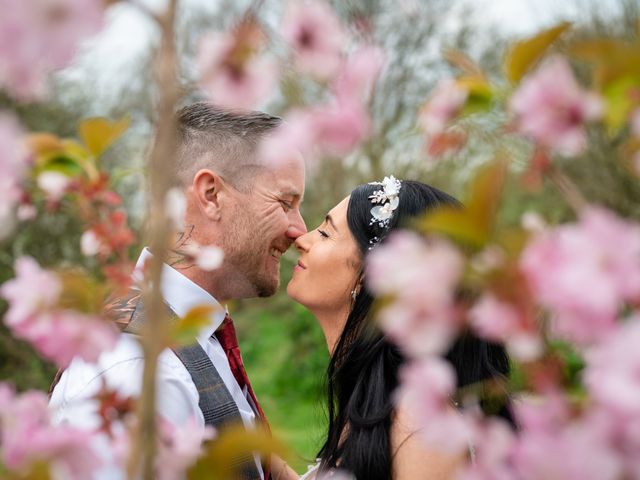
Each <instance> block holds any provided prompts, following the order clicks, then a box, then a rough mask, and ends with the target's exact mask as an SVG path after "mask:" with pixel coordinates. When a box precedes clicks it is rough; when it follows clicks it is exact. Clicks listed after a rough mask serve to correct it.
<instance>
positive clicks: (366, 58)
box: [333, 45, 384, 102]
mask: <svg viewBox="0 0 640 480" xmlns="http://www.w3.org/2000/svg"><path fill="white" fill-rule="evenodd" d="M383 65H384V53H383V51H382V50H381V49H380V48H379V47H376V46H374V45H365V46H362V47H360V48H358V50H356V51H355V52H353V53H352V54H350V55H349V56H348V57H347V59H346V61H345V62H344V65H343V67H342V70H341V72H340V74H339V75H338V77H337V79H336V81H335V84H334V86H333V90H334V92H335V95H336V97H337V98H339V99H343V100H355V99H358V100H359V101H361V102H366V101H368V100H369V98H370V97H371V92H372V90H373V87H374V85H375V82H376V80H377V78H378V76H379V75H380V71H381V70H382V67H383Z"/></svg>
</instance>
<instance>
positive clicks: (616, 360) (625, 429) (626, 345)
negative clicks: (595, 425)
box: [584, 314, 640, 478]
mask: <svg viewBox="0 0 640 480" xmlns="http://www.w3.org/2000/svg"><path fill="white" fill-rule="evenodd" d="M638 341H640V316H638V314H636V315H635V316H633V317H630V318H626V319H624V323H623V324H622V325H621V326H620V328H619V329H618V330H617V331H616V332H614V333H613V334H611V335H609V336H608V337H606V338H605V339H603V341H602V342H600V343H599V344H598V345H597V346H595V347H593V348H591V349H589V351H587V353H586V355H585V360H586V368H585V372H584V384H585V386H586V387H587V390H588V392H589V393H590V395H591V398H592V400H593V409H594V410H595V415H597V418H598V419H599V421H600V422H601V423H602V424H603V425H604V426H605V427H606V429H605V431H604V435H606V436H607V438H608V439H609V442H610V443H611V444H612V445H614V446H616V448H617V451H618V453H619V455H620V456H621V457H622V463H623V465H624V468H625V470H626V471H627V472H628V478H638V476H640V456H638V452H639V451H640V435H638V432H640V405H639V404H638V398H639V395H640V375H639V373H638V372H640V355H639V351H638Z"/></svg>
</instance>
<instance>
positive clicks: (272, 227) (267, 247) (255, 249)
mask: <svg viewBox="0 0 640 480" xmlns="http://www.w3.org/2000/svg"><path fill="white" fill-rule="evenodd" d="M236 194H237V197H236V200H237V201H236V202H235V204H234V207H233V211H232V212H231V215H230V216H228V217H227V220H226V222H225V223H226V225H225V226H224V228H225V235H223V238H224V245H223V249H224V251H225V263H227V264H228V265H229V266H230V267H231V268H232V269H233V270H234V274H235V275H239V276H241V277H243V282H242V283H245V286H246V287H247V291H246V296H253V295H257V296H260V297H267V296H270V295H273V294H274V293H275V292H276V290H277V289H278V285H279V283H280V256H281V255H282V254H283V253H284V252H285V251H286V250H287V249H288V248H289V246H290V245H291V244H292V243H293V241H294V240H295V239H296V238H298V237H299V236H300V235H302V234H303V233H305V232H306V231H307V229H306V227H305V224H304V220H303V219H302V216H301V215H300V203H301V201H302V196H303V194H304V162H303V161H302V159H295V160H294V161H291V162H288V163H286V164H283V165H278V166H277V167H269V168H267V169H265V170H264V171H262V172H260V173H258V174H257V175H256V177H255V178H254V181H253V186H252V188H251V190H250V191H249V192H248V193H240V192H236ZM243 296H244V295H243Z"/></svg>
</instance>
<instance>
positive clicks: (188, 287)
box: [133, 247, 226, 340]
mask: <svg viewBox="0 0 640 480" xmlns="http://www.w3.org/2000/svg"><path fill="white" fill-rule="evenodd" d="M151 258H153V254H152V253H151V252H150V251H149V249H148V248H146V247H145V248H144V249H143V250H142V252H141V253H140V257H138V261H137V262H136V267H135V269H134V272H133V279H134V281H136V282H139V281H141V280H142V268H143V266H144V264H145V262H146V261H147V260H149V259H151ZM161 290H162V298H163V299H164V301H165V302H166V303H167V305H169V307H170V308H171V310H173V312H174V313H175V314H176V315H178V316H180V317H183V316H184V315H186V314H187V312H188V311H189V310H191V309H192V308H193V307H197V306H199V305H211V306H212V307H213V308H214V311H213V313H211V314H210V322H209V324H208V325H207V326H205V327H203V328H202V330H201V331H200V333H199V334H198V340H206V339H208V338H209V337H210V336H211V335H212V334H213V332H215V331H216V330H217V329H218V327H220V325H222V322H223V320H224V317H225V314H226V308H225V307H222V305H220V303H218V301H217V300H216V299H215V298H214V297H213V295H211V294H210V293H209V292H207V291H206V290H204V289H203V288H202V287H200V286H199V285H197V284H195V283H194V282H192V281H191V280H189V279H188V278H187V277H185V276H184V275H183V274H181V273H180V272H178V271H177V270H176V269H174V268H173V267H170V266H169V265H167V264H166V263H165V264H163V265H162V273H161Z"/></svg>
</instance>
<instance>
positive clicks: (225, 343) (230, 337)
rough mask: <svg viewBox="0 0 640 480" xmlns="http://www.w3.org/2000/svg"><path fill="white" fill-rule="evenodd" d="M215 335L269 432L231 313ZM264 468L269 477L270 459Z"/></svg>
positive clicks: (234, 373) (266, 476) (241, 386)
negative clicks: (246, 369)
mask: <svg viewBox="0 0 640 480" xmlns="http://www.w3.org/2000/svg"><path fill="white" fill-rule="evenodd" d="M215 336H216V338H217V339H218V342H220V345H221V346H222V348H223V350H224V353H225V354H226V355H227V360H228V361H229V366H230V367H231V373H233V376H234V377H235V379H236V381H237V382H238V385H240V388H242V389H244V387H247V392H248V393H249V395H250V396H251V400H253V404H254V405H255V407H256V409H257V410H258V415H260V419H261V420H262V424H263V425H264V428H265V430H266V431H267V432H269V431H270V430H269V423H267V417H265V416H264V412H263V411H262V408H260V404H259V403H258V399H257V398H256V395H255V393H253V389H252V388H251V383H249V378H248V377H247V372H246V371H245V369H244V365H243V364H242V357H241V355H240V347H239V346H238V337H237V336H236V329H235V327H234V326H233V321H232V320H231V317H230V316H229V314H227V315H225V317H224V321H223V322H222V325H220V328H218V330H216V332H215ZM263 469H264V478H265V479H268V478H270V476H269V470H270V469H269V461H268V459H265V461H264V462H263Z"/></svg>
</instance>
